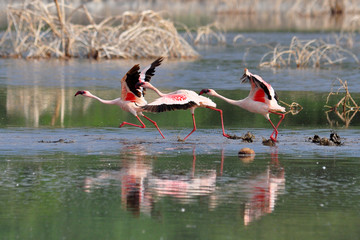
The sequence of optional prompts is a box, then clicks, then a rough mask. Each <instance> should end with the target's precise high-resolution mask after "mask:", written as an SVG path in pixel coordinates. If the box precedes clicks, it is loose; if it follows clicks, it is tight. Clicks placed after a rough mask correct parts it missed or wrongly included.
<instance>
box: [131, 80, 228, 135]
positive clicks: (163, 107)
mask: <svg viewBox="0 0 360 240" xmlns="http://www.w3.org/2000/svg"><path fill="white" fill-rule="evenodd" d="M137 86H138V87H141V88H148V89H151V90H153V91H154V92H155V93H157V94H158V95H159V96H160V97H159V98H157V99H155V100H154V101H153V102H151V103H149V104H147V105H145V106H142V107H141V108H142V109H143V110H144V111H147V112H166V111H174V110H181V109H182V110H186V109H190V112H191V115H192V120H193V125H194V127H193V130H192V131H191V132H190V133H189V134H188V135H187V136H186V137H185V138H184V139H183V141H185V140H186V139H187V138H188V137H189V136H190V135H191V134H192V133H193V132H195V131H196V122H195V115H194V111H195V109H196V108H198V107H204V108H209V109H212V110H215V111H218V112H219V113H220V118H221V126H222V132H223V136H224V137H227V138H229V137H230V136H229V135H227V134H226V133H225V130H224V121H223V113H222V110H221V109H217V108H216V103H214V102H213V101H212V100H211V99H209V98H207V97H204V96H200V95H199V94H197V93H196V92H194V91H191V90H186V89H180V90H177V91H175V92H170V93H167V94H166V93H162V92H161V91H160V90H159V89H157V88H156V87H154V86H153V85H152V84H151V83H150V82H145V81H141V82H139V83H137Z"/></svg>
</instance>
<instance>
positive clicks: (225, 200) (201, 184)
mask: <svg viewBox="0 0 360 240" xmlns="http://www.w3.org/2000/svg"><path fill="white" fill-rule="evenodd" d="M120 156H121V162H120V164H119V166H120V169H119V170H112V171H104V172H101V173H99V174H98V175H97V176H96V177H87V178H86V179H85V191H86V192H91V191H93V190H95V189H96V188H103V187H106V186H108V185H110V184H111V183H113V181H114V180H115V181H117V182H118V183H119V184H120V186H121V205H122V207H123V208H124V209H126V210H127V211H129V212H131V213H133V215H134V216H139V214H140V213H145V214H147V215H151V216H154V215H155V214H156V213H155V211H154V209H155V206H156V204H159V202H160V201H161V199H163V198H164V197H170V198H171V199H172V200H174V201H177V202H180V203H181V204H192V203H194V202H196V201H198V200H199V197H207V198H208V201H206V202H207V204H208V208H209V210H211V211H213V210H214V211H215V210H216V209H217V207H218V206H219V205H222V204H234V205H235V206H238V208H240V209H241V212H242V213H243V218H244V225H248V224H250V223H251V222H253V221H255V220H257V219H259V218H260V217H262V216H264V215H266V214H269V213H271V212H273V211H274V208H275V204H276V200H277V198H278V196H279V194H282V193H283V192H284V187H285V173H284V169H283V168H282V167H281V166H280V164H279V161H278V154H277V151H275V152H274V153H272V154H271V162H270V163H269V165H268V166H267V168H266V170H265V171H264V172H261V173H260V174H255V175H251V176H250V177H246V178H245V179H244V178H241V177H240V178H237V179H238V180H235V179H234V178H232V177H230V178H229V172H227V171H228V169H226V168H224V166H225V167H226V161H225V154H224V150H222V151H221V162H220V163H217V165H219V166H218V167H215V168H212V167H210V168H206V169H201V170H199V169H198V170H196V167H197V159H196V151H195V147H193V149H192V162H187V161H186V159H184V161H182V162H183V163H185V164H186V162H187V163H189V164H188V167H185V170H184V169H181V170H179V169H178V168H177V167H175V168H177V169H172V170H171V172H170V173H169V172H168V171H169V169H170V168H171V167H168V168H167V170H166V171H161V172H159V171H154V170H153V158H152V159H151V158H149V157H148V156H149V155H147V153H146V147H144V146H141V145H134V146H126V147H124V148H123V149H122V150H121V155H120ZM185 156H186V155H185ZM185 158H186V157H185ZM178 161H181V159H180V160H179V159H178V160H177V163H178ZM252 161H256V160H252ZM252 161H250V162H249V161H245V162H246V163H243V164H252ZM233 164H234V162H233ZM235 164H238V162H237V163H236V162H235ZM207 166H209V165H207ZM229 166H231V167H230V168H229V169H233V165H229ZM217 168H219V170H217ZM227 179H231V183H229V182H226V181H227ZM234 180H235V181H234ZM234 196H235V197H234ZM244 203H245V204H244Z"/></svg>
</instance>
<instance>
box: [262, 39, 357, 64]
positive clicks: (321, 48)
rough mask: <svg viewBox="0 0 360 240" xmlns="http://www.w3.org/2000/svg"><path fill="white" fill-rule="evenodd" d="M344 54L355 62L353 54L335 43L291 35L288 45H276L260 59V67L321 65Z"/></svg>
mask: <svg viewBox="0 0 360 240" xmlns="http://www.w3.org/2000/svg"><path fill="white" fill-rule="evenodd" d="M346 55H347V56H350V57H352V58H353V60H354V61H355V62H356V63H359V59H358V58H357V56H356V55H355V54H353V53H352V52H350V51H349V50H346V49H344V48H342V47H340V46H338V45H336V44H330V43H326V42H325V41H323V40H320V39H313V40H299V39H298V38H297V37H293V38H292V40H291V43H290V46H289V47H287V46H279V45H278V46H276V47H275V48H274V49H273V50H272V51H270V52H268V53H266V54H265V55H264V56H263V57H262V58H261V60H260V66H261V67H292V66H296V67H297V68H305V67H314V68H315V67H321V66H326V65H333V64H336V63H340V62H342V61H343V60H344V59H346Z"/></svg>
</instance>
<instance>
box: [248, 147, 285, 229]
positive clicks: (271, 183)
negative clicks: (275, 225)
mask: <svg viewBox="0 0 360 240" xmlns="http://www.w3.org/2000/svg"><path fill="white" fill-rule="evenodd" d="M248 187H249V190H250V195H249V197H248V201H247V202H246V203H245V210H244V225H249V224H250V223H251V222H253V221H255V220H257V219H259V218H260V217H262V216H264V215H266V214H269V213H271V212H273V211H274V208H275V203H276V200H277V198H278V195H279V194H283V193H284V190H285V172H284V168H283V167H281V166H280V164H279V160H278V153H277V149H276V150H275V151H274V152H273V153H271V162H270V165H269V166H268V168H267V169H266V171H265V172H263V173H261V174H259V175H257V176H255V177H254V178H252V179H251V180H250V181H249V182H248Z"/></svg>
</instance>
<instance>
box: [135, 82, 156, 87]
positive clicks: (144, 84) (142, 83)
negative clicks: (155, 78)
mask: <svg viewBox="0 0 360 240" xmlns="http://www.w3.org/2000/svg"><path fill="white" fill-rule="evenodd" d="M135 87H136V88H140V87H143V88H151V87H152V86H151V84H150V83H149V82H138V83H136V84H135Z"/></svg>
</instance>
